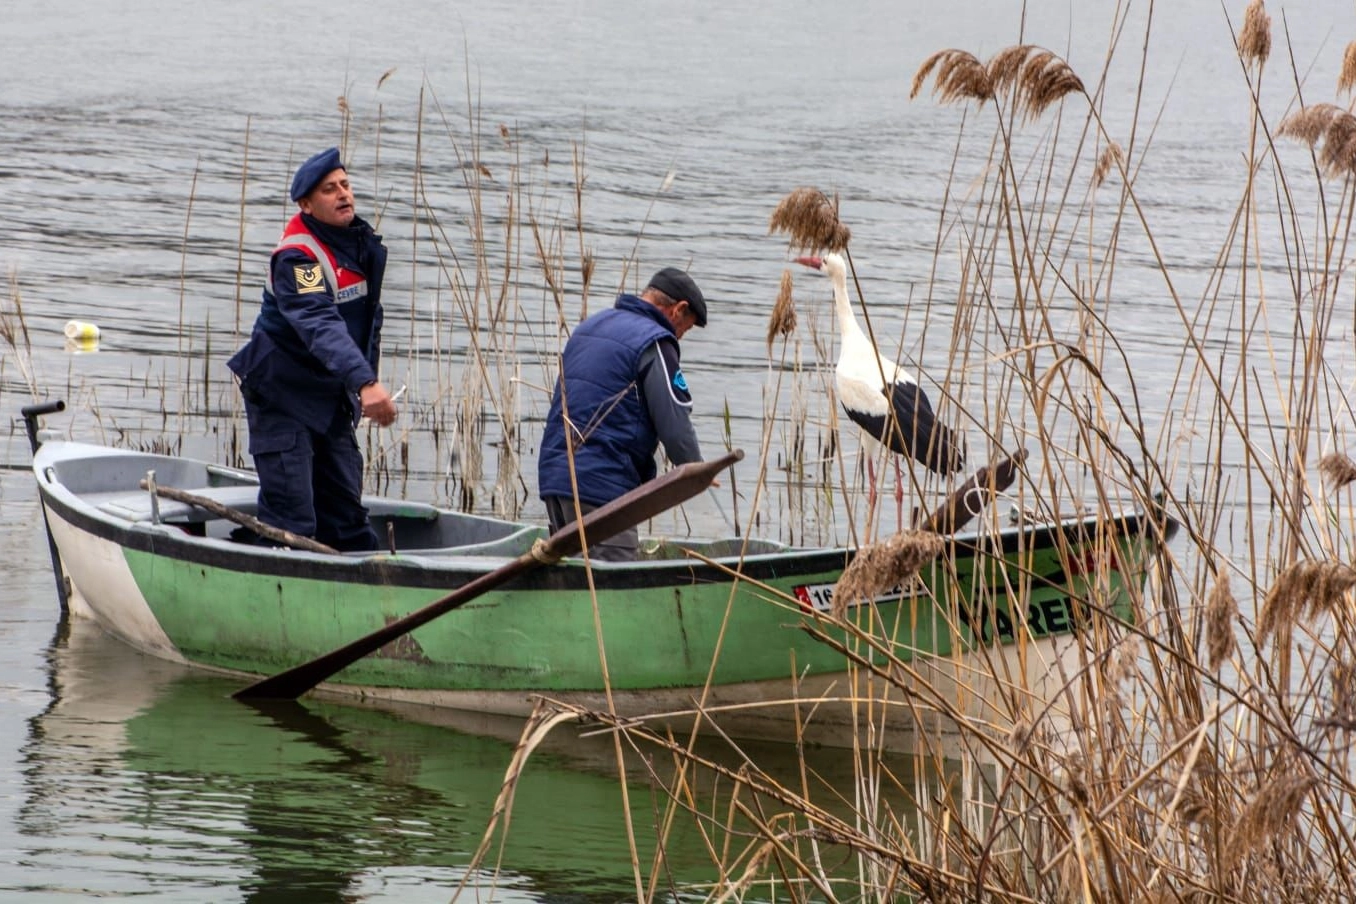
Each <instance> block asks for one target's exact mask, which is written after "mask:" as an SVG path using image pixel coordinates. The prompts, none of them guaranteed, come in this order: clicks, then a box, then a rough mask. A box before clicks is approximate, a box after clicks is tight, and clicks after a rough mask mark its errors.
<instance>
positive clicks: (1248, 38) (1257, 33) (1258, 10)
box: [1238, 0, 1271, 66]
mask: <svg viewBox="0 0 1356 904" xmlns="http://www.w3.org/2000/svg"><path fill="white" fill-rule="evenodd" d="M1238 55H1239V56H1240V57H1242V58H1243V62H1245V63H1253V62H1255V63H1257V65H1258V66H1261V65H1262V64H1263V63H1265V62H1266V61H1267V57H1269V56H1271V16H1270V14H1268V13H1267V10H1266V4H1264V3H1263V2H1262V0H1252V2H1251V3H1249V4H1248V8H1247V9H1246V10H1245V11H1244V13H1243V30H1242V31H1240V32H1239V33H1238Z"/></svg>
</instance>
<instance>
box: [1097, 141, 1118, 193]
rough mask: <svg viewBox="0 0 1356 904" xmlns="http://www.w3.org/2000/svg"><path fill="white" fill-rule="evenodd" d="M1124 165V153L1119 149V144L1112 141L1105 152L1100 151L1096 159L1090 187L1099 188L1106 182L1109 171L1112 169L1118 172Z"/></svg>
mask: <svg viewBox="0 0 1356 904" xmlns="http://www.w3.org/2000/svg"><path fill="white" fill-rule="evenodd" d="M1124 163H1125V151H1124V150H1123V149H1122V148H1121V146H1120V143H1119V142H1116V141H1113V142H1111V143H1110V144H1108V145H1107V146H1106V150H1104V151H1102V153H1101V155H1100V156H1099V157H1098V158H1097V168H1096V169H1094V170H1093V171H1092V187H1093V188H1101V187H1102V183H1103V182H1105V181H1106V177H1107V176H1108V175H1110V174H1111V171H1112V170H1113V169H1117V170H1119V168H1120V166H1121V165H1124Z"/></svg>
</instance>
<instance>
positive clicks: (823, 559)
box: [33, 441, 1176, 590]
mask: <svg viewBox="0 0 1356 904" xmlns="http://www.w3.org/2000/svg"><path fill="white" fill-rule="evenodd" d="M63 445H64V446H66V447H67V448H61V447H62V446H63ZM49 446H56V447H57V448H55V449H49ZM72 447H73V448H74V449H75V450H76V451H80V450H85V454H83V455H79V454H74V455H73V454H65V455H59V454H58V453H62V452H68V451H69V450H70V449H71V448H72ZM110 452H111V453H120V452H125V453H126V454H128V455H130V456H134V457H146V458H147V459H150V460H153V461H155V460H178V461H190V462H195V463H200V464H203V465H207V464H208V463H206V462H197V460H194V459H183V458H178V457H175V456H165V455H158V454H155V453H145V452H139V451H137V450H131V449H129V450H120V449H113V448H112V447H105V446H95V445H90V444H84V443H65V442H63V441H50V442H49V443H46V444H44V445H43V446H42V447H41V448H39V450H38V453H37V454H36V455H35V456H34V460H33V471H34V477H35V479H36V482H37V485H38V488H39V492H40V494H41V496H42V498H43V502H44V504H45V505H46V506H47V507H48V508H49V510H50V511H51V513H52V514H53V515H55V516H57V517H60V518H61V519H62V520H63V521H66V522H67V523H69V524H70V525H71V526H72V527H74V528H76V529H78V530H81V531H84V532H86V533H88V534H90V535H92V536H95V537H98V538H99V539H102V540H106V541H109V542H112V543H114V544H116V545H118V546H119V547H124V548H127V549H130V550H134V551H137V552H143V553H147V554H150V555H155V556H164V557H167V558H171V559H175V560H179V561H183V562H188V563H191V564H194V565H200V566H205V567H212V568H220V569H225V570H229V571H234V572H248V573H253V574H258V575H261V576H271V577H283V578H305V579H313V580H320V581H334V582H342V583H372V582H374V581H377V582H380V583H382V584H384V585H392V586H402V587H414V588H427V589H431V590H438V589H441V590H445V589H448V588H450V587H454V586H457V585H459V584H462V583H465V582H466V581H469V580H471V579H473V578H475V577H477V576H479V575H481V574H484V573H485V572H487V571H489V570H492V569H493V568H495V567H498V566H500V565H502V564H505V563H507V562H509V561H511V560H512V559H513V558H514V557H513V556H484V555H481V556H477V555H457V554H456V553H455V550H456V549H458V548H460V547H448V548H446V549H445V550H436V551H422V550H413V551H410V552H407V553H399V552H398V553H396V554H395V555H392V554H389V553H376V554H372V555H361V556H355V555H352V554H341V555H338V556H335V555H327V554H323V553H312V552H307V551H305V550H294V549H270V548H266V547H258V546H249V545H245V544H238V543H233V542H231V541H229V540H223V539H220V538H212V537H199V536H194V535H190V534H188V533H185V532H184V531H182V530H180V529H179V528H178V527H176V526H174V525H173V524H169V523H161V524H152V523H150V522H130V521H126V520H124V519H122V518H120V517H118V516H117V515H113V514H110V513H108V512H105V511H102V510H101V509H100V508H99V507H98V506H97V505H95V504H92V503H91V502H90V501H89V500H87V499H85V498H84V497H83V496H82V494H80V493H77V492H75V491H73V490H71V489H69V488H68V487H67V486H65V485H64V484H62V483H61V482H60V481H58V480H57V479H56V476H55V473H52V474H50V475H45V474H44V471H47V470H49V469H50V468H51V466H52V464H54V462H53V461H52V459H56V460H60V461H75V460H78V459H80V458H90V459H95V458H98V457H102V456H105V455H108V454H109V453H110ZM44 453H47V454H44ZM90 453H93V454H90ZM444 511H446V512H447V513H448V514H452V515H458V514H460V513H457V512H453V511H451V510H444ZM1151 514H1153V513H1151V512H1145V511H1130V512H1125V513H1121V514H1118V515H1116V516H1113V517H1110V518H1099V517H1098V516H1096V515H1087V516H1083V517H1075V518H1066V519H1062V520H1061V521H1059V522H1052V523H1042V524H1029V525H1016V526H1012V527H1004V528H1003V529H1002V530H1000V531H999V532H998V533H996V534H995V533H990V532H984V533H979V532H977V531H974V530H970V531H966V532H963V533H960V534H956V535H954V536H951V537H948V538H947V543H948V546H949V547H951V548H952V549H954V550H955V551H956V552H958V553H960V554H962V555H964V556H966V557H973V556H979V555H996V554H998V553H999V551H1000V544H1001V553H1002V554H1003V555H1004V556H1007V555H1012V554H1016V553H1019V552H1024V551H1031V550H1035V549H1042V548H1047V547H1053V546H1057V545H1058V543H1059V537H1060V535H1063V536H1064V537H1066V538H1070V539H1072V540H1077V539H1078V538H1077V536H1076V535H1077V534H1078V533H1079V532H1080V531H1088V530H1098V531H1102V532H1105V531H1107V530H1108V529H1110V530H1112V531H1113V532H1114V535H1115V536H1116V537H1117V538H1120V539H1124V540H1130V539H1134V538H1137V537H1139V536H1141V535H1150V536H1152V535H1154V534H1159V533H1162V534H1163V535H1164V539H1166V538H1167V537H1170V536H1171V535H1172V533H1173V528H1175V527H1176V522H1175V521H1174V520H1173V519H1171V518H1170V517H1167V516H1164V517H1165V520H1166V524H1165V526H1164V527H1163V528H1160V526H1159V524H1158V523H1156V521H1154V520H1153V519H1151V517H1150V515H1151ZM472 517H477V518H484V517H485V516H475V515H473V516H472ZM492 520H499V519H492ZM501 523H508V524H514V523H517V522H501ZM524 527H531V525H527V524H525V525H524ZM1070 535H1073V536H1072V537H1070ZM668 542H669V543H671V544H672V545H674V546H676V547H678V548H682V545H683V544H682V541H681V540H673V539H670V540H668ZM703 542H705V541H703ZM855 553H856V550H854V549H853V548H851V547H790V546H788V547H785V548H784V549H780V550H776V551H773V552H763V553H757V554H751V555H745V556H739V555H734V556H725V557H721V558H714V559H712V560H711V561H712V562H713V563H715V564H707V563H706V562H705V561H703V560H701V559H699V558H693V557H689V558H686V559H662V560H640V561H636V562H626V563H614V562H593V563H590V564H591V565H592V569H593V583H594V585H596V586H597V588H598V589H599V590H634V589H654V588H660V587H668V586H674V585H682V586H687V585H691V584H696V583H728V582H729V581H730V580H732V577H731V574H730V572H737V573H738V574H739V575H740V576H742V577H744V578H747V579H750V580H754V581H770V580H775V581H777V582H779V583H784V582H786V581H787V580H789V579H794V578H796V577H801V576H804V577H807V578H809V577H814V576H817V575H824V574H826V573H833V572H841V571H842V570H843V568H845V567H846V566H847V565H848V563H850V562H851V561H852V558H853V556H854V555H855ZM589 585H590V582H589V579H588V575H587V573H586V569H585V562H584V560H583V559H577V558H576V559H565V560H562V561H561V562H560V563H558V564H557V565H556V566H554V567H550V568H541V569H535V570H533V571H531V572H528V573H526V574H524V575H522V576H521V577H519V578H517V579H516V580H514V581H513V582H510V583H509V584H508V585H506V588H507V589H514V588H517V589H550V590H587V589H588V587H589Z"/></svg>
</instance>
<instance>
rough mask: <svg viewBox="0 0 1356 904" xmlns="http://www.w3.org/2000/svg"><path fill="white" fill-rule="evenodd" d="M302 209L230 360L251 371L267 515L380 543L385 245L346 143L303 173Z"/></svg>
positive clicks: (387, 411)
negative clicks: (366, 443) (374, 459)
mask: <svg viewBox="0 0 1356 904" xmlns="http://www.w3.org/2000/svg"><path fill="white" fill-rule="evenodd" d="M291 197H292V200H293V201H295V202H297V206H298V207H299V208H300V212H299V213H297V214H296V215H295V216H293V217H292V219H291V220H290V221H289V222H288V223H287V226H286V228H285V229H284V230H283V235H282V239H281V240H280V241H279V242H278V245H277V247H276V248H275V249H274V250H273V258H272V261H271V263H270V266H269V277H268V280H267V283H266V285H265V288H264V295H263V305H262V306H261V307H260V310H259V316H258V318H257V319H256V320H255V322H254V330H253V333H252V334H251V336H250V340H249V342H248V343H246V344H245V346H244V347H243V348H241V349H240V351H238V352H236V354H235V356H234V357H232V358H231V360H230V361H229V362H227V366H228V367H229V368H230V369H231V371H232V372H234V373H235V375H236V376H237V377H239V379H240V392H241V395H242V396H244V399H245V416H246V419H247V421H248V422H249V451H250V455H251V456H253V458H254V467H255V470H256V471H257V472H258V474H259V515H258V517H259V520H260V521H262V522H264V523H265V524H268V525H270V526H273V527H277V528H281V529H283V530H287V531H291V532H292V533H294V534H298V535H300V536H303V537H311V538H313V539H315V540H319V541H320V542H322V543H325V544H328V545H330V546H333V547H335V548H336V549H339V550H342V551H348V550H371V549H376V548H377V536H376V533H375V532H374V531H373V530H372V525H371V523H370V522H369V521H368V518H367V509H365V508H364V507H363V505H362V476H363V459H362V452H361V450H360V449H359V448H358V442H357V437H356V435H355V432H354V431H355V428H356V426H357V423H358V420H359V418H361V417H364V416H365V417H369V418H371V419H372V420H373V421H374V422H376V423H377V424H380V425H381V426H388V425H389V424H391V423H392V422H393V421H394V420H395V417H396V406H395V402H394V400H393V399H392V398H391V394H390V393H389V392H387V391H386V387H385V386H383V385H382V383H381V381H380V380H378V379H377V363H378V361H379V359H380V354H381V323H382V308H381V281H382V276H383V275H384V274H385V272H386V247H385V246H384V245H382V243H381V236H379V235H377V234H376V233H375V232H373V230H372V227H371V226H370V225H369V224H368V223H367V222H366V221H364V220H363V219H362V218H360V217H358V216H357V215H356V214H355V213H354V209H353V190H352V188H351V187H350V186H349V181H348V170H347V168H346V167H345V166H344V164H343V163H342V162H341V161H340V158H339V149H338V148H330V149H329V150H326V151H322V152H320V153H319V154H316V155H315V156H314V157H311V158H310V159H309V160H307V161H306V162H305V163H303V164H302V165H301V166H300V167H299V168H298V169H297V172H296V175H295V176H294V177H293V179H292V191H291Z"/></svg>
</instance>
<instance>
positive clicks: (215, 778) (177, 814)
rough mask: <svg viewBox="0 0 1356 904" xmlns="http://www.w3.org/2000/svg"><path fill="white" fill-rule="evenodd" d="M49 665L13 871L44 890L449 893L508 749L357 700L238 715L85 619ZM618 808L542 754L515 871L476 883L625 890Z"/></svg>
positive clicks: (562, 891)
mask: <svg viewBox="0 0 1356 904" xmlns="http://www.w3.org/2000/svg"><path fill="white" fill-rule="evenodd" d="M50 665H51V672H50V686H51V692H52V703H51V706H50V707H49V708H48V709H47V710H46V711H44V712H43V713H41V714H40V715H38V716H36V717H34V718H33V719H32V720H31V721H30V727H29V736H28V741H27V743H26V744H25V745H24V749H23V751H22V769H23V775H24V785H25V789H26V799H25V800H24V802H23V804H22V806H21V808H20V811H19V814H18V817H17V822H18V827H19V831H20V833H21V834H22V836H24V837H26V838H29V839H31V844H30V846H29V848H28V850H26V851H23V852H21V860H22V867H23V869H24V870H25V872H31V873H32V874H33V875H34V876H35V877H36V876H41V877H42V878H41V879H37V880H36V882H37V887H38V888H41V889H42V890H44V891H64V892H67V893H72V892H74V893H78V894H82V895H85V894H112V895H130V894H136V895H157V894H163V895H168V896H169V897H171V898H173V899H174V900H176V901H184V900H203V901H221V900H224V899H238V900H243V901H249V902H269V901H288V902H306V901H316V902H321V901H376V900H385V899H388V898H395V897H399V898H400V899H401V900H402V901H406V900H439V901H445V900H447V899H448V898H449V897H450V896H451V894H452V891H453V890H454V889H455V888H456V886H457V883H459V882H460V881H461V879H462V877H463V874H464V870H465V867H466V865H467V863H468V862H469V860H470V853H471V852H472V851H474V849H475V848H476V846H477V845H478V844H479V842H480V839H481V836H482V833H483V831H484V828H485V825H486V822H487V820H488V817H489V814H490V812H491V806H492V802H493V800H494V797H495V795H496V793H497V792H498V789H499V786H500V783H501V781H502V779H503V775H504V769H505V766H506V765H507V763H508V762H509V758H510V756H511V753H512V746H511V745H510V744H509V743H508V742H507V741H505V740H502V739H499V738H494V737H484V736H477V735H472V734H465V733H461V732H457V731H452V730H449V729H447V728H443V727H437V726H431V725H423V724H418V723H413V722H409V721H405V720H402V719H399V718H397V717H396V716H393V715H391V714H387V713H382V712H377V711H372V710H367V709H362V708H356V707H346V706H341V705H336V704H331V705H326V704H323V703H314V704H312V703H307V704H304V705H301V704H297V705H293V706H290V707H283V708H263V709H258V708H253V707H249V706H245V705H242V704H240V703H238V702H236V701H234V700H231V699H230V698H229V692H230V691H231V690H234V689H235V685H234V684H232V683H230V682H227V681H223V680H221V679H217V678H213V677H203V676H200V675H197V674H193V673H189V672H186V671H184V670H182V669H180V668H178V667H176V666H173V665H171V664H168V663H163V662H158V661H155V660H149V659H145V658H143V657H141V656H139V655H137V654H135V653H133V652H131V651H130V650H128V649H126V648H125V647H124V646H123V645H121V644H120V643H118V642H116V641H114V640H112V639H111V638H108V637H106V636H104V635H103V634H102V633H101V632H100V631H99V630H98V629H97V628H95V627H93V626H91V625H89V624H87V623H84V622H80V621H76V622H74V623H72V624H70V625H65V626H63V627H62V628H61V630H59V631H58V634H57V636H56V638H55V639H54V641H53V643H52V647H51V651H50ZM621 801H622V797H621V793H620V788H619V783H618V782H617V780H616V779H615V777H609V776H607V775H606V774H602V773H594V772H589V771H586V770H582V769H579V768H577V767H576V768H571V767H570V766H569V765H568V764H566V763H565V762H564V761H563V760H561V759H558V758H553V757H551V756H549V755H548V756H542V757H536V758H534V759H533V761H532V763H531V764H530V766H529V768H528V770H527V771H526V772H525V773H524V775H523V776H522V779H521V782H520V784H519V787H518V792H517V807H516V812H515V818H514V821H513V824H512V830H511V832H510V834H509V837H508V840H507V843H506V845H505V848H504V851H503V862H504V863H507V864H512V865H513V871H512V872H505V873H502V874H500V875H499V876H498V878H497V879H495V880H492V879H491V877H489V876H485V877H483V878H479V879H477V880H476V881H474V882H471V883H469V886H470V887H471V888H473V889H477V890H478V891H481V892H484V891H487V889H488V888H489V883H490V882H491V881H494V883H495V885H496V887H497V888H498V889H499V890H500V891H499V892H498V893H497V894H496V896H495V898H496V900H519V901H544V900H555V901H559V900H565V899H566V898H562V897H561V895H572V896H573V897H571V898H569V899H571V900H580V901H585V900H593V899H594V896H595V895H597V896H599V897H598V898H597V899H598V900H616V898H617V896H618V895H619V894H625V893H626V892H627V891H628V890H634V880H633V879H632V878H631V874H630V871H629V868H628V867H627V864H628V863H629V860H630V857H629V853H628V848H627V846H626V843H625V835H624V823H623V820H622V811H621V806H622V803H621ZM633 805H634V806H636V807H637V808H638V810H639V809H648V804H645V803H644V802H643V801H637V800H636V799H635V798H634V797H633ZM638 815H639V814H638ZM640 824H641V825H643V824H644V823H643V821H641V822H640ZM57 876H60V878H59V879H57V878H56V877H57Z"/></svg>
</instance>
